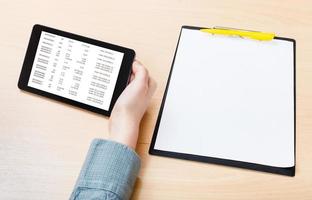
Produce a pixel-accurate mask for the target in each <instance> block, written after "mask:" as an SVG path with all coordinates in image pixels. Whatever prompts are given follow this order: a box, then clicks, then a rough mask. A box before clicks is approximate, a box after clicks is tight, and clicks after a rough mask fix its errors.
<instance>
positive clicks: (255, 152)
mask: <svg viewBox="0 0 312 200" xmlns="http://www.w3.org/2000/svg"><path fill="white" fill-rule="evenodd" d="M293 48H294V47H293V42H291V41H286V40H280V39H274V40H272V41H256V40H251V39H243V38H237V37H228V36H217V35H211V34H207V33H203V32H201V31H199V30H192V29H186V28H183V29H182V32H181V36H180V41H179V46H178V49H177V53H176V57H175V61H174V65H173V69H172V74H171V79H170V84H169V88H168V91H167V97H166V101H165V105H164V108H163V113H162V118H161V121H160V125H159V129H158V134H157V138H156V142H155V146H154V148H155V149H157V150H163V151H170V152H177V153H186V154H193V155H200V156H208V157H214V158H222V159H230V160H236V161H243V162H250V163H256V164H262V165H268V166H274V167H292V166H294V52H293V51H294V49H293Z"/></svg>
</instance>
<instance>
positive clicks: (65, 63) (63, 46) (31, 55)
mask: <svg viewBox="0 0 312 200" xmlns="http://www.w3.org/2000/svg"><path fill="white" fill-rule="evenodd" d="M134 57H135V52H134V51H133V50H132V49H128V48H125V47H121V46H117V45H114V44H110V43H106V42H102V41H99V40H95V39H91V38H87V37H83V36H80V35H76V34H73V33H68V32H65V31H61V30H57V29H54V28H50V27H46V26H42V25H37V24H36V25H34V27H33V30H32V33H31V37H30V40H29V44H28V48H27V52H26V55H25V59H24V63H23V67H22V71H21V74H20V77H19V81H18V87H19V88H20V89H22V90H25V91H28V92H31V93H35V94H38V95H41V96H45V97H48V98H51V99H54V100H57V101H61V102H64V103H67V104H71V105H74V106H78V107H80V108H83V109H86V110H89V111H92V112H96V113H99V114H103V115H105V116H110V113H111V111H112V109H113V106H114V104H115V102H116V100H117V98H118V97H119V95H120V94H121V92H122V91H123V90H124V88H125V87H126V86H127V84H128V81H129V77H130V74H131V66H132V62H133V60H134Z"/></svg>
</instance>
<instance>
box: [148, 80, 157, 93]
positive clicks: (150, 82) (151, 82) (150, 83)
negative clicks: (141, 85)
mask: <svg viewBox="0 0 312 200" xmlns="http://www.w3.org/2000/svg"><path fill="white" fill-rule="evenodd" d="M156 88H157V83H156V81H155V80H154V79H153V78H152V77H149V80H148V91H147V96H148V97H149V98H151V97H152V96H153V94H154V93H155V91H156Z"/></svg>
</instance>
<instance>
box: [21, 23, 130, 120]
mask: <svg viewBox="0 0 312 200" xmlns="http://www.w3.org/2000/svg"><path fill="white" fill-rule="evenodd" d="M42 31H45V32H49V33H53V34H56V35H60V36H63V37H67V38H70V39H74V40H78V41H81V42H86V43H89V44H93V45H96V46H99V47H104V48H108V49H111V50H114V51H118V52H121V53H124V56H123V59H122V63H121V67H120V70H119V74H118V78H117V81H116V85H115V88H114V92H113V96H112V99H111V103H110V106H109V110H104V109H100V108H97V107H94V106H90V105H87V104H85V103H81V102H78V101H75V100H72V99H68V98H65V97H62V96H59V95H55V94H52V93H49V92H46V91H43V90H39V89H36V88H33V87H30V86H28V81H29V78H30V73H31V70H32V67H33V63H34V59H35V55H36V51H37V47H38V43H39V39H40V36H41V32H42ZM134 57H135V51H134V50H132V49H129V48H125V47H121V46H117V45H114V44H110V43H106V42H102V41H99V40H95V39H91V38H87V37H84V36H80V35H76V34H73V33H69V32H65V31H61V30H57V29H54V28H51V27H46V26H43V25H39V24H36V25H34V26H33V29H32V33H31V37H30V40H29V43H28V47H27V51H26V55H25V58H24V62H23V67H22V70H21V74H20V77H19V81H18V87H19V88H20V89H21V90H24V91H27V92H31V93H34V94H37V95H41V96H44V97H48V98H51V99H54V100H57V101H60V102H63V103H67V104H70V105H73V106H77V107H79V108H83V109H85V110H89V111H91V112H95V113H98V114H101V115H105V116H110V114H111V111H112V109H113V107H114V105H115V103H116V101H117V98H118V97H119V95H120V94H121V93H122V91H123V90H124V89H125V87H126V86H127V84H128V82H129V78H130V74H131V69H132V63H133V60H134Z"/></svg>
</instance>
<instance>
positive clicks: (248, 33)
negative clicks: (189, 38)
mask: <svg viewBox="0 0 312 200" xmlns="http://www.w3.org/2000/svg"><path fill="white" fill-rule="evenodd" d="M200 31H201V32H204V33H210V34H217V35H228V36H239V37H241V38H249V39H254V40H261V41H269V40H273V39H274V37H275V34H274V33H268V32H260V31H252V30H245V29H237V28H229V27H221V26H215V27H213V28H203V29H200Z"/></svg>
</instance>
